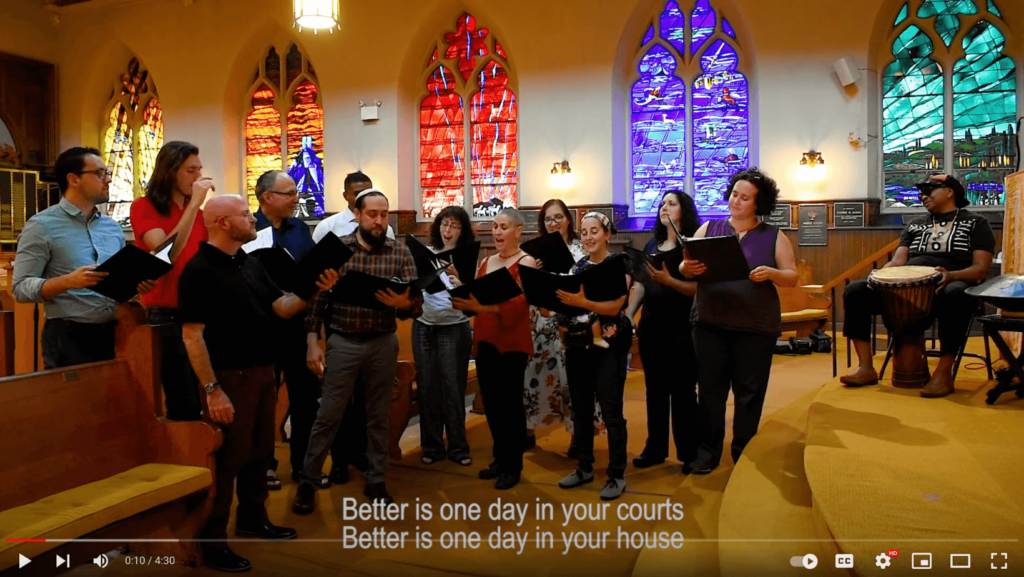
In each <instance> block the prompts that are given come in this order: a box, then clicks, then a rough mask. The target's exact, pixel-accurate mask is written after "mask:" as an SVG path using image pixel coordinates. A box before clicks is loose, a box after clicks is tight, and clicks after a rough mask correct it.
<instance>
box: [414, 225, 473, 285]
mask: <svg viewBox="0 0 1024 577" xmlns="http://www.w3.org/2000/svg"><path fill="white" fill-rule="evenodd" d="M405 245H406V246H407V247H409V252H411V253H412V259H413V261H415V262H416V274H417V276H419V277H421V278H424V277H427V276H429V275H431V274H433V273H434V271H436V270H438V269H441V270H444V269H445V268H447V265H448V264H451V265H453V266H454V267H455V272H457V273H458V275H459V280H461V281H463V282H468V281H470V280H473V277H475V276H476V261H477V259H478V258H479V256H480V242H479V241H477V242H473V243H471V244H469V245H466V246H460V247H456V248H453V249H451V250H446V251H444V252H439V253H434V251H432V250H430V248H429V247H427V246H426V245H424V244H423V243H421V242H420V241H419V240H417V239H416V237H414V236H413V235H411V234H408V235H406V236H405ZM438 276H440V275H438ZM447 288H448V287H446V286H445V285H444V283H443V282H442V281H441V280H440V279H439V278H437V279H435V280H434V281H432V282H431V283H430V284H429V285H427V286H426V287H425V288H424V289H423V290H425V291H426V292H427V293H428V294H436V293H439V292H441V291H443V290H447Z"/></svg>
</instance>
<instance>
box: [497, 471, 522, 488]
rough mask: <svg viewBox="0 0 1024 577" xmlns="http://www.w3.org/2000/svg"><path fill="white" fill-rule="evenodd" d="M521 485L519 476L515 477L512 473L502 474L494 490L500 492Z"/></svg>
mask: <svg viewBox="0 0 1024 577" xmlns="http://www.w3.org/2000/svg"><path fill="white" fill-rule="evenodd" d="M518 484H519V475H513V474H511V473H502V474H501V475H499V476H498V480H497V481H495V482H494V488H495V489H497V490H499V491H504V490H506V489H511V488H512V487H515V486H516V485H518Z"/></svg>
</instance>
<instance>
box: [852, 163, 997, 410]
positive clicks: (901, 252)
mask: <svg viewBox="0 0 1024 577" xmlns="http://www.w3.org/2000/svg"><path fill="white" fill-rule="evenodd" d="M916 186H917V188H918V190H919V191H920V198H921V203H922V204H923V205H924V207H925V208H926V209H927V210H928V213H929V214H928V215H926V216H920V217H917V218H915V219H913V220H911V221H910V224H908V225H907V226H906V227H905V228H904V229H903V232H902V233H901V234H900V246H899V248H897V249H896V253H895V254H894V255H893V257H892V260H891V261H889V262H888V263H887V264H886V265H885V266H884V267H883V268H889V267H893V266H906V265H911V266H914V265H916V266H930V267H935V270H937V271H938V272H940V273H942V278H941V280H940V281H939V290H938V292H937V293H936V295H935V301H934V302H933V304H932V315H933V317H934V318H935V319H937V320H938V322H939V340H940V342H941V347H940V350H941V355H942V356H941V357H940V358H939V363H938V366H936V367H935V372H934V373H933V374H932V378H931V380H930V381H928V384H927V385H926V386H925V387H924V388H923V389H921V396H922V397H929V398H935V397H945V396H946V395H948V394H950V393H952V392H953V365H954V363H955V361H956V354H957V352H959V350H960V349H961V348H962V347H963V345H964V343H965V342H966V340H967V331H968V329H969V328H970V327H969V326H968V324H969V323H970V321H971V313H972V312H973V311H974V310H975V307H976V306H977V303H976V302H975V301H974V299H973V298H971V297H970V296H968V295H967V294H965V293H964V290H966V289H967V288H968V287H970V286H972V285H975V284H977V283H979V282H981V281H983V280H985V277H986V276H988V270H989V267H990V266H991V265H992V253H993V251H995V236H994V235H993V233H992V227H991V226H990V225H989V223H988V220H986V219H985V217H983V216H981V215H979V214H974V213H972V212H970V211H968V210H966V209H965V208H964V207H966V206H967V205H969V204H970V201H968V200H967V195H966V193H965V191H964V187H963V185H962V184H960V181H958V180H957V179H956V178H954V177H953V176H950V175H946V174H937V175H934V176H932V177H929V178H928V180H925V181H924V182H920V183H918V184H917V185H916ZM843 305H844V308H845V317H846V318H845V320H844V322H843V334H844V335H846V337H847V338H849V339H851V340H852V341H853V346H854V348H855V349H856V350H857V358H858V359H859V361H860V364H859V365H858V366H857V369H856V370H855V371H853V372H852V373H850V374H849V375H845V376H843V377H840V379H839V380H840V381H841V382H842V383H843V384H845V385H846V386H848V387H863V386H866V385H874V384H876V383H878V373H876V372H875V367H874V366H873V365H872V362H871V354H872V351H871V343H870V342H869V339H870V338H871V317H872V316H873V315H876V314H879V313H881V312H882V302H881V299H880V298H879V296H878V293H877V292H876V291H873V290H871V289H870V288H869V287H868V284H867V281H855V282H852V283H850V284H849V285H848V286H847V287H846V292H845V293H844V294H843Z"/></svg>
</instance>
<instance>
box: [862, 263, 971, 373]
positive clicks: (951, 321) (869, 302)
mask: <svg viewBox="0 0 1024 577" xmlns="http://www.w3.org/2000/svg"><path fill="white" fill-rule="evenodd" d="M970 286H971V285H969V284H967V283H965V282H963V281H953V282H951V283H949V284H947V285H946V286H944V287H942V288H941V289H939V292H937V293H936V294H935V300H934V301H933V302H932V314H931V315H930V317H929V318H930V319H936V320H938V321H939V349H940V350H941V351H942V354H944V355H955V354H956V353H957V352H958V351H959V350H960V349H961V347H963V346H964V343H966V342H967V331H968V330H969V328H970V327H969V326H968V325H969V324H970V322H971V314H972V313H973V312H974V311H975V310H977V308H978V301H977V300H975V298H974V297H972V296H970V295H968V294H967V293H965V292H964V291H965V290H967V288H968V287H970ZM843 307H844V310H845V318H844V319H843V336H845V337H847V338H850V339H855V340H858V341H868V340H871V317H872V316H874V315H878V314H882V299H881V298H880V297H879V296H878V292H877V291H875V290H873V289H872V288H871V287H869V286H868V282H867V281H863V280H859V281H854V282H852V283H850V284H849V285H848V286H847V287H846V290H845V291H844V292H843ZM927 324H931V321H930V320H929V321H927Z"/></svg>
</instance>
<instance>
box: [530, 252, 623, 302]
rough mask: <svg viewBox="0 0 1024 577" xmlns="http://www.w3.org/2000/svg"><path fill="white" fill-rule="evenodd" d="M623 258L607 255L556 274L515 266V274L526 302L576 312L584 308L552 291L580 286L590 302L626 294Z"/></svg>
mask: <svg viewBox="0 0 1024 577" xmlns="http://www.w3.org/2000/svg"><path fill="white" fill-rule="evenodd" d="M626 260H627V259H626V258H624V257H615V256H614V255H612V256H609V258H608V259H607V260H605V261H604V262H602V263H601V264H597V265H594V266H592V267H590V268H588V269H586V270H584V271H583V272H581V273H579V274H574V275H558V274H554V273H550V272H547V271H543V270H537V269H534V268H529V267H519V278H520V279H522V281H523V292H524V294H525V295H526V302H528V303H530V304H531V305H533V306H535V307H539V308H543V309H548V310H549V311H553V312H556V313H562V314H564V315H568V316H579V315H583V314H586V313H587V311H586V310H584V309H581V308H577V307H571V306H569V305H566V304H564V303H563V302H562V301H561V300H560V299H559V298H558V294H556V292H555V291H558V290H563V291H566V292H572V293H576V292H579V291H580V287H581V286H582V287H583V294H585V295H586V297H587V298H588V299H590V300H592V301H594V302H607V301H613V300H616V299H618V298H620V297H623V296H625V295H627V294H628V292H629V289H628V287H626V264H627V263H626Z"/></svg>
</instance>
